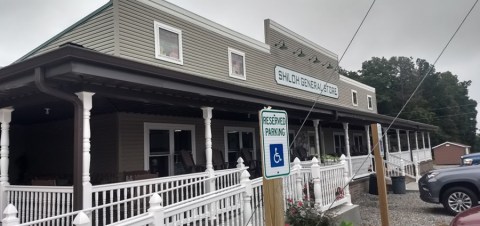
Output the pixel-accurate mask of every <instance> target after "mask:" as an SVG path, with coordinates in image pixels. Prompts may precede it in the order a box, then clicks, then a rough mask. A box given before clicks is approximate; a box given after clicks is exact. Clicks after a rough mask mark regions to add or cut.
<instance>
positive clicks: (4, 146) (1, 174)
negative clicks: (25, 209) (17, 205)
mask: <svg viewBox="0 0 480 226" xmlns="http://www.w3.org/2000/svg"><path fill="white" fill-rule="evenodd" d="M12 111H13V108H12V107H7V108H2V109H0V124H1V130H2V132H1V137H0V157H1V159H0V165H1V168H0V208H1V211H0V218H1V219H3V209H5V207H7V204H8V203H7V193H6V191H5V186H7V185H9V182H8V164H9V159H8V154H9V149H8V148H9V145H10V134H9V129H10V121H11V120H12Z"/></svg>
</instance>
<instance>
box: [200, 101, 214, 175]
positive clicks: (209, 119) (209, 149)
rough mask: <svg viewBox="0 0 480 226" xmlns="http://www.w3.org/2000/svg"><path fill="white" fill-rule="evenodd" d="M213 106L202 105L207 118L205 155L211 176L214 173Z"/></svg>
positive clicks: (204, 116) (205, 118)
mask: <svg viewBox="0 0 480 226" xmlns="http://www.w3.org/2000/svg"><path fill="white" fill-rule="evenodd" d="M212 109H213V108H212V107H202V111H203V119H204V120H205V157H206V164H207V170H206V172H208V173H209V176H212V177H213V176H214V175H213V164H212Z"/></svg>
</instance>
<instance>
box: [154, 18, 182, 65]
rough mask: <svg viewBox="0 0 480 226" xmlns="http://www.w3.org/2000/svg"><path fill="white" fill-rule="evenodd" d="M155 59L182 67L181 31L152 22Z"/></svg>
mask: <svg viewBox="0 0 480 226" xmlns="http://www.w3.org/2000/svg"><path fill="white" fill-rule="evenodd" d="M153 24H154V26H153V27H154V33H155V58H157V59H159V60H163V61H167V62H171V63H175V64H180V65H183V51H182V31H181V30H180V29H177V28H174V27H171V26H169V25H166V24H162V23H160V22H158V21H154V22H153Z"/></svg>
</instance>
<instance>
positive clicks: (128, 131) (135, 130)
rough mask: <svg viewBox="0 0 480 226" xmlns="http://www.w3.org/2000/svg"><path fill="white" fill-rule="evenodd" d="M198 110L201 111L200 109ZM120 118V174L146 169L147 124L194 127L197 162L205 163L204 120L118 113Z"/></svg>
mask: <svg viewBox="0 0 480 226" xmlns="http://www.w3.org/2000/svg"><path fill="white" fill-rule="evenodd" d="M198 110H199V111H200V109H198ZM118 117H119V172H123V171H132V170H143V169H144V123H145V122H148V123H169V124H186V125H194V126H195V145H196V158H197V161H196V162H198V163H201V162H205V160H204V159H205V157H200V156H204V155H205V154H204V153H205V151H204V149H205V135H204V134H205V131H204V130H205V129H204V128H205V127H204V126H203V119H202V118H183V117H172V116H158V115H147V114H135V113H118ZM194 158H195V156H194ZM202 160H203V161H202Z"/></svg>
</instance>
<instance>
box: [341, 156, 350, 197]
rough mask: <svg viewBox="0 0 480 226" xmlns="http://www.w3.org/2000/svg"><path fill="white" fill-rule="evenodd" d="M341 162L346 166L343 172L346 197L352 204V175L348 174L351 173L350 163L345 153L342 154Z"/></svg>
mask: <svg viewBox="0 0 480 226" xmlns="http://www.w3.org/2000/svg"><path fill="white" fill-rule="evenodd" d="M340 164H342V165H343V168H344V172H343V178H344V180H345V189H344V193H345V198H346V199H347V200H348V202H347V205H352V197H350V185H349V182H350V177H349V176H348V175H349V174H348V165H347V161H346V158H345V155H342V156H340Z"/></svg>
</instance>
